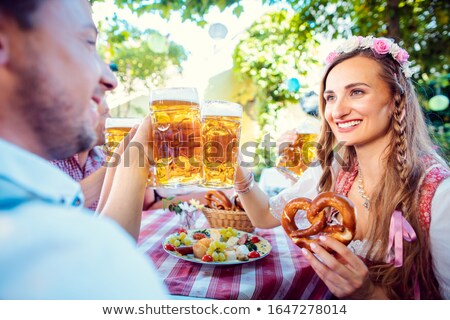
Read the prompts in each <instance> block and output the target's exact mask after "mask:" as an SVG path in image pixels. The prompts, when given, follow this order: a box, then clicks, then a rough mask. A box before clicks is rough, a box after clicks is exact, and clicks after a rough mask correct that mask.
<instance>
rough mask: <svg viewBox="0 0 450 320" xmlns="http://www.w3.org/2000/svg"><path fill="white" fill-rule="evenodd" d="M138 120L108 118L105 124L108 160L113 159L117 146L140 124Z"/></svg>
mask: <svg viewBox="0 0 450 320" xmlns="http://www.w3.org/2000/svg"><path fill="white" fill-rule="evenodd" d="M140 123H141V119H138V118H107V119H106V123H105V129H106V133H105V141H106V149H107V157H108V159H109V158H110V157H112V155H113V154H114V151H115V150H116V148H117V146H118V145H119V144H120V142H122V140H123V139H124V138H125V137H126V136H127V135H128V133H129V132H130V130H131V128H133V126H134V125H136V124H140Z"/></svg>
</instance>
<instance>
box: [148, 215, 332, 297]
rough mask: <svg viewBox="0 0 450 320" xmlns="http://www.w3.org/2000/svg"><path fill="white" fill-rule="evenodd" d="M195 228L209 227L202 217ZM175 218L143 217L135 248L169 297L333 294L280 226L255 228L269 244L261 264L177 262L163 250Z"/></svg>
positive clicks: (171, 216) (172, 230)
mask: <svg viewBox="0 0 450 320" xmlns="http://www.w3.org/2000/svg"><path fill="white" fill-rule="evenodd" d="M198 225H200V226H204V227H208V225H207V222H206V219H205V217H204V216H203V215H200V217H199V221H198ZM177 226H178V217H177V216H176V215H175V214H173V213H171V212H166V211H164V210H150V211H146V212H144V213H143V216H142V224H141V233H140V236H139V248H140V250H142V251H143V252H145V253H146V254H147V255H148V256H149V257H150V258H151V259H152V261H153V263H154V264H155V266H156V268H157V271H158V272H159V274H160V275H161V278H162V279H163V280H164V283H165V284H166V286H167V287H168V289H169V292H170V293H171V294H173V295H182V296H189V297H196V298H210V299H227V300H230V299H264V300H272V299H279V300H281V299H292V300H294V299H328V298H331V293H330V292H329V291H328V289H327V287H326V286H325V285H324V283H323V282H322V281H321V280H320V279H319V277H318V276H317V275H316V274H315V273H314V271H313V270H312V268H311V267H310V266H309V264H308V262H307V261H306V259H305V258H303V256H302V253H301V251H300V249H299V248H298V247H297V246H295V245H294V244H293V243H292V241H291V240H290V239H289V238H288V237H287V236H286V234H285V232H284V230H283V229H282V228H281V227H278V228H275V229H270V230H264V229H256V231H255V233H256V234H258V235H260V236H262V237H263V238H264V239H266V240H267V241H269V242H270V244H271V245H272V251H271V253H270V254H269V255H268V256H266V257H265V258H263V259H261V260H257V261H254V262H250V263H245V264H240V265H231V266H230V265H227V266H213V265H206V264H199V263H194V262H189V261H184V260H180V259H177V258H175V257H173V256H171V255H169V254H167V253H166V252H165V251H164V250H163V248H162V242H163V240H164V239H165V238H166V237H168V236H169V235H170V234H172V233H174V232H176V229H177Z"/></svg>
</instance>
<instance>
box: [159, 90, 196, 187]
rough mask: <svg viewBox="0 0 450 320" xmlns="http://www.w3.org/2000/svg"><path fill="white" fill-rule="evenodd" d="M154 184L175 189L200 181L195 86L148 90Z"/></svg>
mask: <svg viewBox="0 0 450 320" xmlns="http://www.w3.org/2000/svg"><path fill="white" fill-rule="evenodd" d="M150 113H151V115H152V122H153V132H152V136H153V158H154V161H155V167H156V184H157V186H159V187H169V188H171V187H172V188H176V187H179V186H185V185H197V184H199V183H200V182H201V180H202V170H201V166H202V147H201V132H200V106H199V98H198V94H197V90H196V89H195V88H163V89H154V90H151V91H150Z"/></svg>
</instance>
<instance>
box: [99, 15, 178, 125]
mask: <svg viewBox="0 0 450 320" xmlns="http://www.w3.org/2000/svg"><path fill="white" fill-rule="evenodd" d="M100 30H101V35H102V38H101V39H100V45H99V51H100V53H101V54H102V55H103V57H104V58H105V60H107V61H110V62H113V63H114V64H115V65H116V66H117V72H116V74H117V77H118V78H119V79H120V82H121V83H122V84H123V85H124V87H125V91H126V92H127V93H128V95H131V93H132V92H133V91H134V88H135V86H136V82H137V81H141V82H143V83H144V85H145V86H146V87H147V88H151V87H158V86H163V85H164V82H165V79H166V72H167V70H168V69H169V68H170V67H174V68H177V69H179V71H180V72H181V63H182V62H183V61H185V60H186V59H187V53H186V51H185V49H184V48H183V47H182V46H180V45H178V44H176V43H174V42H172V41H169V40H168V39H167V38H166V37H164V36H163V35H161V34H160V33H159V32H158V31H155V30H151V29H148V30H144V31H140V30H138V29H137V28H135V27H133V26H131V25H130V24H128V23H127V22H126V21H124V20H121V19H118V18H117V16H114V17H113V18H112V20H107V21H105V22H103V23H101V25H100ZM130 107H131V105H130V102H129V103H128V106H127V108H126V110H124V114H122V116H123V115H125V116H126V115H127V113H128V112H129V110H130Z"/></svg>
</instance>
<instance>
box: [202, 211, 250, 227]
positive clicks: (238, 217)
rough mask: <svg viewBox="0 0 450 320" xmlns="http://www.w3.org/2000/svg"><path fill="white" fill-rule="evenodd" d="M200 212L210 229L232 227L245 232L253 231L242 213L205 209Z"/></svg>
mask: <svg viewBox="0 0 450 320" xmlns="http://www.w3.org/2000/svg"><path fill="white" fill-rule="evenodd" d="M202 211H203V214H204V215H205V217H206V220H208V223H209V226H210V227H211V228H227V227H232V228H234V229H237V230H241V231H245V232H253V231H254V230H255V227H254V226H253V225H252V223H251V222H250V219H249V218H248V216H247V214H246V213H245V212H244V211H231V210H218V209H211V208H206V207H205V208H203V209H202Z"/></svg>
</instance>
